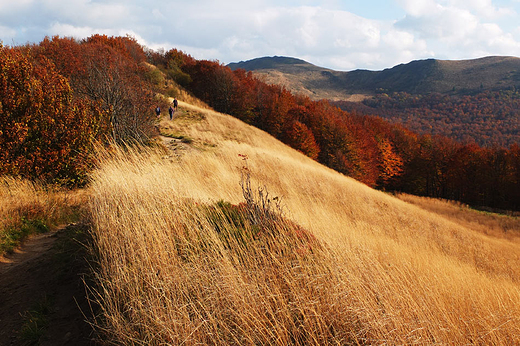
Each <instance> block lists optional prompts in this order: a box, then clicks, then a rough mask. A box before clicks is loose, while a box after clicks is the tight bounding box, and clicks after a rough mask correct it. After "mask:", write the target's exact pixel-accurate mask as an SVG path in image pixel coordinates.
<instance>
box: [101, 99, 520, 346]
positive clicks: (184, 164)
mask: <svg viewBox="0 0 520 346" xmlns="http://www.w3.org/2000/svg"><path fill="white" fill-rule="evenodd" d="M160 125H161V129H162V132H163V133H167V134H169V135H174V136H177V137H179V136H180V135H182V136H183V138H190V141H191V144H190V145H187V144H185V143H182V142H180V143H179V142H175V143H173V144H172V146H173V148H174V154H172V153H170V152H168V151H161V152H159V153H157V152H147V153H119V154H117V153H116V154H114V155H112V156H111V157H109V156H107V157H105V158H104V159H103V160H102V161H103V164H102V166H101V168H100V170H99V171H98V172H96V174H95V176H94V183H93V186H92V193H93V198H92V201H91V210H92V213H93V217H94V222H95V225H96V239H97V246H98V249H99V251H100V253H101V257H102V259H101V260H100V262H101V263H102V264H105V267H104V269H103V270H102V272H101V274H100V279H99V281H100V282H101V284H102V285H101V287H102V288H101V289H100V300H101V301H102V302H104V304H103V303H102V305H103V306H104V307H105V315H106V317H107V321H109V323H108V324H109V325H110V327H109V328H108V329H109V335H111V336H112V337H113V338H115V339H118V338H119V341H121V340H123V341H126V342H128V341H129V340H131V339H141V340H145V339H146V341H145V342H149V343H152V344H153V343H159V342H164V341H166V342H173V343H181V342H186V343H187V344H195V343H197V342H200V343H202V344H219V343H220V344H222V343H235V344H259V343H260V344H278V345H283V344H288V343H296V344H298V343H299V344H324V343H340V344H345V343H351V342H353V343H360V344H364V343H368V344H383V343H388V344H413V343H417V344H436V343H438V344H468V343H484V344H496V345H508V344H518V343H520V319H519V316H520V236H519V234H518V229H516V230H512V231H511V232H509V234H508V236H507V237H502V236H497V235H496V234H494V233H491V234H485V232H483V231H482V230H481V229H472V227H471V225H470V224H464V225H462V224H461V223H458V222H453V221H450V219H449V218H447V217H443V216H440V215H439V214H436V213H432V212H428V211H426V210H424V209H421V208H419V207H417V206H414V205H411V204H408V203H406V202H403V201H401V200H399V199H396V198H394V197H392V196H389V195H387V194H385V193H382V192H379V191H375V190H372V189H370V188H368V187H366V186H365V185H363V184H360V183H358V182H357V181H354V180H352V179H350V178H348V177H345V176H342V175H340V174H338V173H336V172H334V171H332V170H330V169H328V168H325V167H323V166H321V165H319V164H318V163H316V162H314V161H312V160H310V159H308V158H306V157H305V156H303V155H301V154H300V153H298V152H296V151H294V150H292V149H290V148H288V147H286V146H285V145H283V144H282V143H280V142H278V141H277V140H275V139H273V138H272V137H270V136H269V135H267V134H265V133H263V132H262V131H259V130H258V129H255V128H253V127H250V126H248V125H245V124H243V123H241V122H240V121H238V120H236V119H234V118H231V117H229V116H226V115H222V114H217V113H215V112H211V111H206V110H203V109H200V108H196V107H193V106H190V105H187V104H185V103H182V102H181V104H180V111H179V115H178V117H177V118H176V119H175V120H174V121H173V122H170V121H168V120H166V119H163V120H162V121H161V124H160ZM172 140H173V139H172ZM168 141H170V140H167V142H168ZM239 155H247V157H248V160H247V162H248V166H249V169H250V171H251V176H252V181H253V185H255V186H265V187H266V189H267V190H268V191H269V193H270V195H271V196H273V197H274V196H278V197H281V198H282V201H283V204H284V205H285V206H286V210H287V215H288V216H289V217H290V219H292V220H294V221H295V222H297V223H298V224H300V225H301V226H303V227H305V228H306V229H308V230H310V231H311V232H312V233H313V234H314V235H315V236H316V237H317V239H318V240H319V241H320V242H321V243H322V244H325V245H326V251H324V252H323V253H321V254H320V255H315V256H314V255H313V256H311V257H312V259H309V256H304V257H303V258H301V257H298V258H297V259H289V258H288V259H287V260H285V261H284V257H283V256H282V257H281V258H280V257H277V256H276V255H272V254H271V255H269V256H272V257H269V256H267V257H268V258H271V260H267V261H266V260H265V257H262V258H263V259H258V258H257V257H256V256H257V252H255V251H256V250H254V246H253V244H251V247H252V249H251V250H250V251H253V252H254V253H255V254H256V255H254V256H253V255H251V258H254V259H255V260H254V263H249V262H247V261H246V262H247V263H249V264H247V265H245V264H244V263H243V261H244V258H247V256H249V255H247V253H246V255H245V257H244V255H243V254H242V257H240V256H238V257H235V256H234V255H231V254H230V252H229V251H228V250H226V248H225V246H224V245H222V243H221V242H219V241H218V239H217V238H218V237H217V236H216V235H215V233H214V230H212V229H211V227H208V226H207V222H206V221H201V220H204V215H201V213H200V211H197V209H196V208H195V209H193V206H192V205H193V203H197V204H196V205H200V204H204V203H212V202H215V201H218V200H225V201H229V202H232V203H235V204H237V203H240V202H242V201H243V197H242V191H241V188H240V186H239V181H240V173H241V167H242V166H243V165H244V161H243V160H242V159H241V157H240V156H239ZM186 201H192V202H189V203H188V204H189V205H191V206H189V205H187V204H186V203H187V202H186ZM193 220H198V221H196V222H194V221H193ZM204 225H206V226H204ZM194 229H202V231H197V232H199V233H195V234H191V233H190V232H195V231H193V230H194ZM180 230H182V231H180ZM201 232H202V233H201ZM172 233H173V234H175V236H172ZM182 234H184V235H185V237H186V238H184V236H181V235H182ZM172 238H175V239H176V240H172ZM197 239H198V240H197ZM207 239H211V241H209V240H207ZM206 240H207V241H208V242H211V244H212V245H211V251H209V252H211V254H209V253H206V252H204V251H203V253H204V255H201V254H200V253H199V252H196V253H197V256H195V257H190V256H191V255H190V256H188V255H179V253H180V252H182V253H185V251H188V250H182V251H181V250H179V246H180V245H179V244H184V245H183V246H184V247H183V249H194V248H197V247H198V246H200V244H199V243H200V242H203V243H205V242H206ZM198 242H199V243H198ZM197 244H198V245H197ZM202 248H205V249H206V250H205V251H207V247H202ZM190 251H191V250H190ZM193 251H195V250H193ZM188 252H189V251H188ZM190 253H191V252H190ZM179 256H180V257H179ZM202 257H203V259H202ZM179 258H180V259H179ZM194 258H196V259H194ZM237 258H238V259H237ZM183 261H184V262H183ZM251 261H253V259H251ZM273 261H274V262H273ZM271 262H273V263H276V264H277V265H278V264H279V266H280V267H282V268H285V269H283V270H281V269H280V268H279V267H277V268H278V269H276V268H273V264H272V263H271ZM128 263H131V264H130V265H129V264H128ZM265 263H269V264H265ZM295 263H296V264H295ZM165 272H167V273H169V275H166V276H164V275H165V274H162V273H165ZM269 273H271V274H272V275H271V274H269ZM114 283H119V284H117V285H116V284H114ZM123 292H124V294H123ZM154 306H155V307H154ZM151 311H154V312H153V313H152V312H151Z"/></svg>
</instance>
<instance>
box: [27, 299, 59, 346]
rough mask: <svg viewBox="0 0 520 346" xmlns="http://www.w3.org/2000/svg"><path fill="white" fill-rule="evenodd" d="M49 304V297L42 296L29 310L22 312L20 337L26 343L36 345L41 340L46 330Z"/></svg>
mask: <svg viewBox="0 0 520 346" xmlns="http://www.w3.org/2000/svg"><path fill="white" fill-rule="evenodd" d="M51 306H52V304H51V301H50V300H49V298H48V297H47V296H43V297H42V298H41V299H40V300H39V301H38V302H37V303H36V304H34V306H33V307H32V308H31V309H30V310H28V311H26V312H25V313H24V314H23V317H24V323H23V326H22V329H21V330H20V338H21V339H22V340H23V341H25V343H26V344H28V345H36V344H39V343H40V341H42V339H43V337H44V335H45V332H46V331H47V327H48V316H49V314H50V312H51Z"/></svg>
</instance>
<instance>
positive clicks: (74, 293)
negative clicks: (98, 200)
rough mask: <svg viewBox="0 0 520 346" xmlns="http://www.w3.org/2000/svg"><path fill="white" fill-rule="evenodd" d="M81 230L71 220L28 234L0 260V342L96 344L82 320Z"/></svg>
mask: <svg viewBox="0 0 520 346" xmlns="http://www.w3.org/2000/svg"><path fill="white" fill-rule="evenodd" d="M86 231H87V227H86V226H85V225H79V224H72V225H68V226H66V227H63V228H61V229H59V230H58V231H56V232H52V233H47V234H41V235H37V236H34V237H32V238H30V239H28V240H27V241H26V242H25V243H24V245H23V246H22V247H21V248H19V249H17V250H16V251H15V252H14V253H13V254H11V255H8V256H4V257H3V258H2V259H1V260H0V346H4V345H79V346H81V345H96V343H95V341H94V339H95V337H94V333H93V328H92V327H91V326H90V324H88V323H87V322H86V320H87V319H90V318H91V317H92V312H91V308H90V306H89V302H88V299H87V296H86V291H85V285H84V282H83V279H84V277H85V274H86V273H87V271H88V269H87V268H88V265H87V262H86V260H85V255H86V250H85V248H84V246H83V245H81V244H80V242H79V241H81V240H80V239H81V238H82V237H84V236H83V235H84V234H85V232H86ZM28 335H29V336H28Z"/></svg>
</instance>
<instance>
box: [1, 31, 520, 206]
mask: <svg viewBox="0 0 520 346" xmlns="http://www.w3.org/2000/svg"><path fill="white" fill-rule="evenodd" d="M1 50H2V54H1V57H0V59H2V61H1V66H2V75H1V76H0V78H1V79H0V88H1V91H2V92H1V93H0V97H1V98H2V99H1V100H0V101H1V105H2V119H3V121H2V123H1V124H0V131H1V132H0V144H1V146H0V147H1V148H2V149H1V152H0V159H1V160H0V162H1V163H0V173H1V174H13V175H21V176H24V177H28V178H36V177H37V178H38V179H44V180H46V181H49V182H57V181H58V182H61V183H65V184H69V185H78V184H83V183H84V182H85V181H86V176H87V174H88V172H89V170H90V169H91V168H92V167H93V164H94V162H95V161H94V159H95V158H94V157H93V145H92V139H96V140H98V141H101V142H108V141H117V142H125V143H129V142H136V141H137V142H141V143H146V142H147V141H148V139H149V138H150V137H152V136H153V135H154V131H155V130H154V122H155V115H154V112H153V108H154V107H155V106H157V105H161V106H162V105H166V103H165V101H164V100H163V99H161V98H154V93H157V92H161V93H170V96H175V93H176V91H175V90H178V89H169V87H168V85H170V84H171V83H173V82H176V83H177V84H179V85H181V86H183V87H185V88H186V89H188V90H189V91H190V92H192V93H193V94H194V95H195V96H196V97H198V98H200V99H202V100H203V101H204V102H207V103H208V104H209V105H210V106H211V107H213V108H214V109H215V110H218V111H220V112H223V113H228V114H231V115H233V116H235V117H237V118H239V119H241V120H243V121H245V122H247V123H249V124H252V125H254V126H256V127H258V128H260V129H263V130H265V131H267V132H268V133H270V134H272V135H273V136H275V137H276V138H278V139H280V140H282V141H283V142H284V143H286V144H288V145H290V146H291V147H293V148H295V149H297V150H299V151H301V152H303V153H304V154H305V155H307V156H309V157H311V158H313V159H315V160H317V161H319V162H321V163H323V164H325V165H327V166H329V167H330V168H333V169H335V170H336V171H338V172H341V173H343V174H345V175H348V176H351V177H353V178H355V179H358V180H360V181H362V182H364V183H365V184H367V185H369V186H371V187H376V188H379V189H384V190H397V191H403V192H409V193H412V194H417V195H424V196H432V197H442V198H448V199H455V200H459V201H462V202H465V203H469V204H471V205H474V206H486V207H492V208H501V209H509V210H511V209H513V210H518V209H519V208H520V206H519V203H520V183H519V181H520V147H519V146H518V145H517V144H514V145H512V146H511V147H510V148H507V149H506V148H501V149H489V148H483V147H479V146H478V145H476V144H460V143H458V142H455V141H453V140H450V139H448V138H447V137H439V136H430V135H419V134H417V133H414V132H412V131H410V130H407V129H405V128H404V127H402V126H399V125H395V124H390V123H388V122H386V121H384V120H382V119H380V118H377V117H373V116H367V115H365V114H363V113H362V112H361V113H360V112H345V111H342V110H340V109H339V108H338V107H336V106H334V105H332V104H330V103H329V102H327V101H313V100H311V99H310V98H309V97H305V96H297V95H294V94H292V93H291V92H290V91H288V90H287V89H284V88H283V87H280V86H276V85H268V84H266V83H264V82H262V81H260V80H259V79H257V78H255V77H254V76H253V74H252V73H248V72H246V71H244V70H241V69H238V70H236V71H232V70H231V69H229V68H228V67H226V66H223V65H221V64H219V63H218V62H214V61H206V60H196V59H194V58H193V57H191V56H190V55H188V54H186V53H184V52H181V51H178V50H176V49H172V50H170V51H168V52H162V51H160V52H157V51H152V50H149V49H146V48H145V47H142V46H140V45H139V44H137V42H136V41H135V40H134V39H131V38H128V37H107V36H101V35H95V36H92V37H90V38H87V39H85V40H81V41H76V40H73V39H69V38H60V37H54V38H52V39H49V38H47V39H45V40H44V41H42V42H40V43H39V44H34V45H26V46H22V47H2V48H1ZM149 64H152V65H155V66H157V67H158V69H154V68H152V69H151V68H150V67H149ZM169 83H170V84H169ZM390 104H391V102H390Z"/></svg>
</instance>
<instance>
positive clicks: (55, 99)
mask: <svg viewBox="0 0 520 346" xmlns="http://www.w3.org/2000/svg"><path fill="white" fill-rule="evenodd" d="M0 68H1V73H0V114H1V118H2V121H1V122H0V148H1V149H0V173H1V174H13V175H22V176H25V177H28V178H38V179H41V180H44V181H48V182H51V181H60V182H66V183H68V184H82V183H84V182H85V175H86V173H87V170H88V165H89V163H90V162H91V160H90V157H89V153H92V150H91V145H92V139H93V138H96V137H97V136H99V135H102V133H103V130H104V128H105V126H104V125H105V124H104V123H103V113H102V112H101V111H100V110H99V109H98V108H97V107H96V105H95V104H94V103H90V104H88V103H85V102H80V101H78V100H74V99H73V97H72V90H71V88H70V86H69V84H68V82H67V80H66V78H64V77H62V76H61V75H59V74H58V73H57V71H56V69H55V68H54V65H53V64H51V63H50V62H49V61H48V60H47V59H46V58H44V57H39V58H38V59H36V60H33V59H32V58H31V57H30V56H29V55H28V53H27V52H25V53H24V52H23V51H22V49H16V48H7V47H1V46H0Z"/></svg>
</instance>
